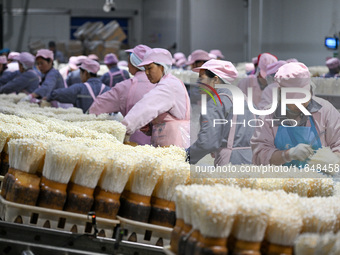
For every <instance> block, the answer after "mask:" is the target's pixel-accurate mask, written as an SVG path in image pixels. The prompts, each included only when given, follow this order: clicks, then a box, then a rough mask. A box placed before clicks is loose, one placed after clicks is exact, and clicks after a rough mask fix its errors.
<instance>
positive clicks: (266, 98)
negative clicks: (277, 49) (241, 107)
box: [257, 60, 287, 110]
mask: <svg viewBox="0 0 340 255" xmlns="http://www.w3.org/2000/svg"><path fill="white" fill-rule="evenodd" d="M284 64H287V62H286V61H283V60H280V61H277V62H274V63H272V64H270V65H268V66H267V72H266V73H267V76H266V80H267V83H268V85H267V86H266V87H265V88H264V90H263V91H262V94H261V100H260V102H259V103H258V105H257V106H258V108H259V109H261V110H262V109H268V108H270V107H271V105H272V103H273V88H278V87H279V84H277V82H276V81H275V80H274V76H275V74H276V72H277V70H279V68H280V67H281V66H283V65H284Z"/></svg>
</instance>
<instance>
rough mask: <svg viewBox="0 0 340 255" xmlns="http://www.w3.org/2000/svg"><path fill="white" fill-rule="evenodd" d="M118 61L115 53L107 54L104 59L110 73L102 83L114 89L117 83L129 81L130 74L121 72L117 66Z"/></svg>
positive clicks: (103, 77)
mask: <svg viewBox="0 0 340 255" xmlns="http://www.w3.org/2000/svg"><path fill="white" fill-rule="evenodd" d="M117 63H118V59H117V56H116V55H115V54H113V53H109V54H106V55H105V57H104V64H105V65H106V66H107V68H108V69H109V71H108V72H107V73H105V74H104V75H103V76H102V77H101V81H102V83H104V84H105V85H106V86H109V87H110V88H112V87H114V86H115V85H116V83H118V82H121V81H124V80H126V79H129V78H130V76H129V73H128V72H127V71H125V70H121V69H119V68H118V66H117Z"/></svg>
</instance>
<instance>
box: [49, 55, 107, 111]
mask: <svg viewBox="0 0 340 255" xmlns="http://www.w3.org/2000/svg"><path fill="white" fill-rule="evenodd" d="M99 69H100V66H99V63H98V62H97V61H95V60H92V59H89V58H88V59H85V60H84V61H83V63H82V64H81V65H80V67H79V70H80V77H81V81H82V83H77V84H73V85H72V86H71V87H68V88H60V89H56V90H54V91H52V93H51V96H50V97H49V98H48V101H53V100H55V101H58V102H60V103H68V104H73V105H74V106H75V107H78V108H81V109H82V110H83V112H84V113H85V112H86V111H87V110H88V109H89V108H90V106H91V104H92V103H93V101H94V100H95V99H96V97H97V96H98V95H101V94H102V93H104V92H106V91H108V90H109V89H110V88H109V87H107V86H105V85H104V84H103V83H102V82H101V81H100V79H99V78H97V72H98V71H99Z"/></svg>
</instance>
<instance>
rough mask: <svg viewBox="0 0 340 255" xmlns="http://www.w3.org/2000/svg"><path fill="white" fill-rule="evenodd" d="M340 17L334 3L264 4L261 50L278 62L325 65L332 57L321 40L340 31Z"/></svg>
mask: <svg viewBox="0 0 340 255" xmlns="http://www.w3.org/2000/svg"><path fill="white" fill-rule="evenodd" d="M339 14H340V1H337V0H324V1H319V0H299V1H296V0H280V1H278V0H276V1H272V0H265V1H264V16H263V17H264V24H263V40H262V41H263V45H262V50H263V51H269V52H272V53H274V54H277V56H278V58H279V59H287V58H293V57H294V58H297V59H298V60H299V61H301V62H303V63H306V64H307V65H310V66H311V65H324V63H325V59H326V57H329V56H332V55H333V51H329V50H327V49H326V48H325V46H324V38H325V36H327V35H331V36H333V34H334V33H335V32H336V31H337V32H339V31H340V24H339V19H338V15H339ZM333 22H334V24H335V26H334V27H333V29H331V28H332V23H333Z"/></svg>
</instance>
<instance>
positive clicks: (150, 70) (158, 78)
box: [122, 48, 190, 148]
mask: <svg viewBox="0 0 340 255" xmlns="http://www.w3.org/2000/svg"><path fill="white" fill-rule="evenodd" d="M171 65H172V56H171V53H170V52H169V51H168V50H165V49H160V48H154V49H150V50H148V51H147V52H146V54H145V56H144V59H143V62H142V63H140V64H139V65H138V66H139V67H144V68H145V73H146V75H147V77H148V79H149V81H150V82H151V83H153V84H156V86H155V88H153V89H151V90H150V91H149V92H148V93H147V94H145V95H144V96H143V98H142V99H141V100H139V101H138V102H137V103H136V104H135V105H134V106H133V107H132V109H131V110H130V111H129V112H128V114H127V115H126V116H125V118H124V119H123V121H122V123H123V124H124V125H125V126H126V129H127V135H131V134H133V133H134V132H135V131H136V130H138V129H140V128H142V127H144V128H143V130H144V132H147V127H149V126H150V125H151V126H152V127H151V129H152V134H151V144H152V145H154V146H169V145H177V146H179V147H182V148H188V147H189V142H190V137H189V131H190V101H189V96H188V93H187V90H186V88H185V86H184V84H183V82H182V81H180V80H179V79H178V78H176V77H175V76H173V75H172V74H170V73H169V72H170V69H171Z"/></svg>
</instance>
